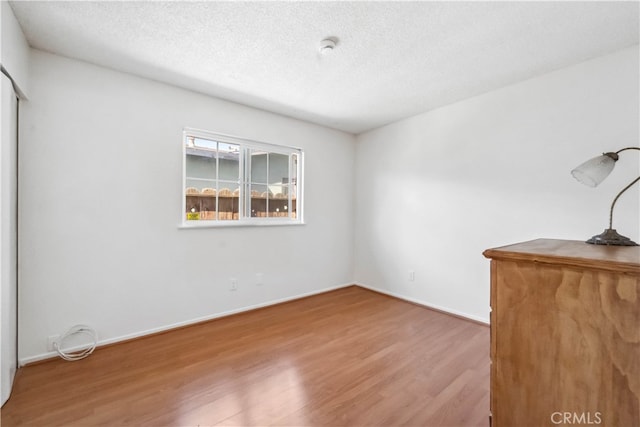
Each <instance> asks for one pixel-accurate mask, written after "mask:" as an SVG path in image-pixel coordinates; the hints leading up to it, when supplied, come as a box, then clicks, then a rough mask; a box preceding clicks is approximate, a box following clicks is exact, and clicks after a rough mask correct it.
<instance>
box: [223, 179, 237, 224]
mask: <svg viewBox="0 0 640 427" xmlns="http://www.w3.org/2000/svg"><path fill="white" fill-rule="evenodd" d="M218 185H219V186H220V189H219V190H218V219H219V220H238V219H240V215H239V214H240V188H238V187H237V182H225V181H220V182H219V184H218Z"/></svg>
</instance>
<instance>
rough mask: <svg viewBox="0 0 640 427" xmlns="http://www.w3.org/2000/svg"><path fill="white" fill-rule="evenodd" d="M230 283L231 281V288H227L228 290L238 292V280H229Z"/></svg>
mask: <svg viewBox="0 0 640 427" xmlns="http://www.w3.org/2000/svg"><path fill="white" fill-rule="evenodd" d="M230 281H231V286H230V287H229V290H231V291H237V290H238V279H234V278H231V279H230Z"/></svg>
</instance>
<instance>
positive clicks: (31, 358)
mask: <svg viewBox="0 0 640 427" xmlns="http://www.w3.org/2000/svg"><path fill="white" fill-rule="evenodd" d="M354 284H355V283H353V282H349V283H345V284H342V285H337V286H332V287H329V288H324V289H320V290H316V291H312V292H306V293H303V294H298V295H294V296H290V297H286V298H280V299H277V300H271V301H267V302H263V303H260V304H255V305H250V306H245V307H241V308H237V309H233V310H228V311H223V312H220V313H214V314H211V315H208V316H203V317H198V318H195V319H190V320H186V321H184V322H178V323H173V324H170V325H165V326H161V327H159V328H153V329H147V330H146V331H140V332H135V333H133V334H127V335H121V336H118V337H114V338H108V339H105V340H98V344H97V346H96V347H101V346H105V345H110V344H115V343H118V342H122V341H128V340H131V339H135V338H140V337H144V336H146V335H152V334H157V333H160V332H166V331H170V330H172V329H177V328H182V327H184V326H189V325H195V324H197V323H202V322H207V321H209V320H214V319H218V318H221V317H226V316H231V315H233V314H238V313H242V312H245V311H251V310H256V309H258V308H264V307H268V306H271V305H276V304H282V303H283V302H288V301H293V300H297V299H300V298H306V297H310V296H313V295H318V294H323V293H326V292H331V291H335V290H336V289H342V288H346V287H349V286H353V285H354ZM57 356H58V353H56V352H54V351H52V352H47V353H42V354H38V355H35V356H29V357H23V358H21V359H19V360H18V365H19V366H21V367H22V366H25V365H29V364H31V363H35V362H40V361H42V360H46V359H51V358H55V357H57Z"/></svg>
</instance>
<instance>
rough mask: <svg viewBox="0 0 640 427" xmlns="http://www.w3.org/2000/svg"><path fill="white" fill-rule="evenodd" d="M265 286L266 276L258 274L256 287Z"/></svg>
mask: <svg viewBox="0 0 640 427" xmlns="http://www.w3.org/2000/svg"><path fill="white" fill-rule="evenodd" d="M262 285H264V274H262V273H256V286H262Z"/></svg>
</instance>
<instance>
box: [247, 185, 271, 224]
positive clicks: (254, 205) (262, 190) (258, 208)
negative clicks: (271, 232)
mask: <svg viewBox="0 0 640 427" xmlns="http://www.w3.org/2000/svg"><path fill="white" fill-rule="evenodd" d="M249 188H250V194H251V203H250V204H249V209H250V213H251V217H252V218H255V217H258V218H263V217H266V216H267V205H268V203H269V197H268V196H269V192H268V189H267V185H265V184H251V186H250V187H249Z"/></svg>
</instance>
